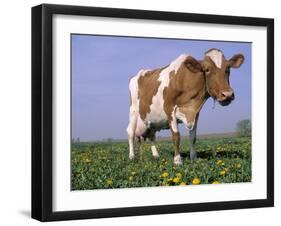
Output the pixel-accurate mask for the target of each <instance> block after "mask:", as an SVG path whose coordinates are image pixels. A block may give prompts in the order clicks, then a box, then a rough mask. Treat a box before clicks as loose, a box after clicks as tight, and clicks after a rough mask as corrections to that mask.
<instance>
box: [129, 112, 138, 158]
mask: <svg viewBox="0 0 281 226" xmlns="http://www.w3.org/2000/svg"><path fill="white" fill-rule="evenodd" d="M136 126H137V115H136V113H135V112H134V111H132V110H130V119H129V125H128V127H127V134H128V142H129V158H130V159H133V158H134V157H135V153H134V138H135V131H136Z"/></svg>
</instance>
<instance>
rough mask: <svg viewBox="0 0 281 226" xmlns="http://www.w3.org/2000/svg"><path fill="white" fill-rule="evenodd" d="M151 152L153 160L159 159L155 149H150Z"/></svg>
mask: <svg viewBox="0 0 281 226" xmlns="http://www.w3.org/2000/svg"><path fill="white" fill-rule="evenodd" d="M151 150H152V155H153V157H154V158H159V153H158V151H157V149H156V148H151Z"/></svg>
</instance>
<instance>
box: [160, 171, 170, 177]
mask: <svg viewBox="0 0 281 226" xmlns="http://www.w3.org/2000/svg"><path fill="white" fill-rule="evenodd" d="M168 176H169V173H168V172H164V173H162V175H161V177H168Z"/></svg>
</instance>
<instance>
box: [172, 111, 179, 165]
mask: <svg viewBox="0 0 281 226" xmlns="http://www.w3.org/2000/svg"><path fill="white" fill-rule="evenodd" d="M170 127H171V132H172V140H173V143H174V150H175V155H174V163H175V164H176V165H181V164H182V159H181V156H180V133H179V129H178V123H177V119H176V116H175V112H174V113H173V117H172V120H171V122H170Z"/></svg>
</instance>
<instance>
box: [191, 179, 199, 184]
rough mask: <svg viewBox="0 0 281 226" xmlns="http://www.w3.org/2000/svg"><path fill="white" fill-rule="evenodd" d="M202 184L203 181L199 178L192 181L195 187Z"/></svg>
mask: <svg viewBox="0 0 281 226" xmlns="http://www.w3.org/2000/svg"><path fill="white" fill-rule="evenodd" d="M200 183H201V181H200V179H199V178H194V179H193V180H192V184H194V185H197V184H200Z"/></svg>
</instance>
